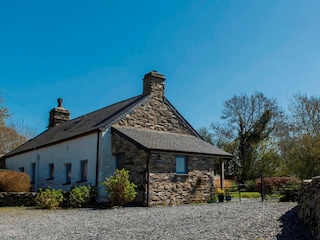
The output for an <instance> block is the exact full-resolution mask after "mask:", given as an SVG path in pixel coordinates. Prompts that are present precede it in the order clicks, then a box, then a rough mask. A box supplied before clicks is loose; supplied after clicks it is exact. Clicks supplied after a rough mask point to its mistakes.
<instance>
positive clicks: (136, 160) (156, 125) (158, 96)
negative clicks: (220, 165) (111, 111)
mask: <svg viewBox="0 0 320 240" xmlns="http://www.w3.org/2000/svg"><path fill="white" fill-rule="evenodd" d="M164 81H165V78H164V76H163V75H162V74H159V73H157V72H156V71H153V72H150V73H148V74H146V75H145V77H144V79H143V84H144V86H143V94H144V95H146V94H151V95H152V97H151V98H150V99H149V100H148V101H146V102H145V103H144V104H143V105H141V106H139V107H138V108H137V109H135V110H134V111H133V112H132V113H130V114H128V115H127V116H125V117H124V118H123V119H121V120H120V121H118V122H117V123H116V124H114V126H126V127H134V128H145V129H151V130H158V131H165V132H172V133H180V134H190V135H195V133H194V130H193V129H192V128H190V126H189V125H188V124H187V123H186V122H185V120H184V119H183V118H182V117H181V116H179V114H178V113H177V112H176V110H175V109H174V108H173V107H172V106H171V104H170V103H169V102H167V100H166V99H165V98H164ZM112 152H113V155H114V156H117V155H118V156H119V155H121V156H122V160H121V161H123V162H122V163H121V164H120V165H121V166H122V167H124V168H125V169H127V170H129V171H130V172H129V175H130V180H131V181H132V182H134V183H135V184H136V185H137V188H138V189H137V190H138V195H137V198H136V200H135V201H136V202H138V203H144V204H146V203H147V202H146V201H147V199H148V196H147V194H148V193H147V191H148V183H147V181H148V180H149V205H150V206H154V205H178V204H184V203H192V202H206V201H208V200H209V199H210V197H211V196H212V194H213V190H214V189H213V187H214V186H213V182H214V181H213V169H214V159H213V158H212V157H211V158H208V157H201V156H196V155H188V156H186V157H187V166H188V173H187V174H182V175H181V174H180V175H177V174H176V173H175V172H176V160H175V157H176V156H177V155H181V153H179V154H178V153H166V152H149V151H146V150H142V149H139V147H138V146H136V145H134V144H133V143H131V142H130V141H128V140H126V139H124V138H122V137H121V136H119V135H118V134H116V133H113V134H112ZM148 163H149V166H148ZM148 169H149V171H148ZM148 172H149V176H148Z"/></svg>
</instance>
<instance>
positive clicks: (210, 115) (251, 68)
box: [0, 0, 320, 133]
mask: <svg viewBox="0 0 320 240" xmlns="http://www.w3.org/2000/svg"><path fill="white" fill-rule="evenodd" d="M151 70H157V71H158V72H160V73H162V74H164V75H165V76H166V83H165V84H166V97H167V98H168V99H169V100H170V102H171V103H172V104H173V105H174V106H175V107H176V108H177V109H178V111H179V112H180V113H181V114H182V115H183V116H184V117H185V118H186V119H187V120H188V121H189V122H190V123H191V125H193V126H194V128H196V129H198V128H199V127H208V126H209V125H210V124H211V123H212V122H218V121H220V115H221V111H222V109H223V102H224V101H225V100H228V99H230V98H231V97H232V96H233V95H239V94H241V93H245V94H248V95H251V94H252V93H254V91H261V92H263V93H264V94H265V95H266V96H267V97H269V98H276V99H277V100H278V103H279V105H280V106H282V107H284V108H285V107H286V106H287V104H288V99H289V98H290V97H291V96H292V95H293V94H296V93H306V94H308V96H311V95H315V96H319V90H320V79H319V76H320V1H318V0H302V1H299V0H264V1H262V0H215V1H214V0H208V1H201V0H194V1H190V0H168V1H167V0H162V1H150V0H146V1H139V0H137V1H129V0H128V1H122V0H117V1H107V0H104V1H81V0H77V1H65V0H64V1H59V0H56V1H14V0H12V1H2V2H1V3H0V91H2V95H3V96H4V97H5V99H6V106H7V107H8V108H9V109H10V110H11V112H12V114H13V116H12V117H13V120H14V121H15V122H20V123H21V122H22V123H23V124H25V125H27V126H29V127H30V128H33V129H35V130H36V132H37V133H40V132H42V131H43V130H45V129H46V127H47V124H48V117H49V111H50V110H51V109H52V108H53V107H56V106H57V98H58V97H61V98H63V99H64V107H65V108H68V109H69V110H70V112H71V117H72V118H75V117H77V116H80V115H83V114H86V113H88V112H91V111H94V110H97V109H99V108H102V107H104V106H107V105H110V104H112V103H115V102H118V101H121V100H124V99H127V98H130V97H133V96H136V95H139V94H141V93H142V78H143V76H144V74H145V73H147V72H149V71H151Z"/></svg>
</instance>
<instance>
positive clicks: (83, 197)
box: [69, 186, 96, 208]
mask: <svg viewBox="0 0 320 240" xmlns="http://www.w3.org/2000/svg"><path fill="white" fill-rule="evenodd" d="M95 195H96V191H95V188H94V187H88V186H80V187H75V188H72V189H71V191H70V192H69V203H70V206H72V207H76V208H80V207H86V206H88V205H89V204H90V203H91V201H92V199H93V198H94V197H95Z"/></svg>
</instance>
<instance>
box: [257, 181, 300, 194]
mask: <svg viewBox="0 0 320 240" xmlns="http://www.w3.org/2000/svg"><path fill="white" fill-rule="evenodd" d="M300 182H301V181H300V179H298V178H295V177H266V178H264V190H265V193H266V194H272V193H274V192H276V191H280V190H281V189H282V188H285V187H286V186H288V185H289V186H290V185H292V184H298V185H299V184H300ZM256 184H257V188H258V191H259V193H261V179H257V182H256Z"/></svg>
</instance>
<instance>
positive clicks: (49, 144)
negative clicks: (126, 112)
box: [3, 129, 100, 158]
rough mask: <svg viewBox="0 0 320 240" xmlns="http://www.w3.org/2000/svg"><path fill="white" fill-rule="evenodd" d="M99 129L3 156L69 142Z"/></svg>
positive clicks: (6, 156) (11, 155)
mask: <svg viewBox="0 0 320 240" xmlns="http://www.w3.org/2000/svg"><path fill="white" fill-rule="evenodd" d="M98 131H100V129H94V130H92V131H90V132H85V133H82V134H78V135H75V136H72V137H69V138H65V139H61V140H58V141H54V142H50V143H47V144H43V145H37V146H35V147H33V148H28V149H25V150H23V151H18V152H16V153H13V154H10V152H9V153H7V154H5V155H4V156H3V157H4V158H8V157H13V156H16V155H19V154H22V153H26V152H30V151H34V150H38V149H41V148H45V147H49V146H52V145H55V144H59V143H63V142H67V141H70V140H72V139H76V138H80V137H84V136H87V135H90V134H92V133H95V132H98ZM21 146H22V145H21Z"/></svg>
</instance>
